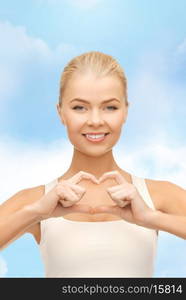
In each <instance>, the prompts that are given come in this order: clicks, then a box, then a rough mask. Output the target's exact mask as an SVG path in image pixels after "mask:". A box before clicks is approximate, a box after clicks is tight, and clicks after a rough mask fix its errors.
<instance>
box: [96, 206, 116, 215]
mask: <svg viewBox="0 0 186 300" xmlns="http://www.w3.org/2000/svg"><path fill="white" fill-rule="evenodd" d="M93 210H94V213H95V214H101V213H108V214H112V215H116V216H119V217H121V208H120V207H119V206H117V205H107V206H103V205H101V206H96V207H94V208H93Z"/></svg>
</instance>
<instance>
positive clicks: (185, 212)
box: [149, 181, 186, 239]
mask: <svg viewBox="0 0 186 300" xmlns="http://www.w3.org/2000/svg"><path fill="white" fill-rule="evenodd" d="M151 183H152V181H151ZM151 188H152V189H153V194H154V195H155V198H156V200H157V201H156V204H157V207H156V209H157V210H156V211H154V212H153V213H152V217H151V219H150V220H149V222H150V223H151V226H152V228H154V229H157V230H162V231H166V232H169V233H171V234H174V235H176V236H178V237H181V238H183V239H186V190H185V189H183V188H182V187H180V186H178V185H176V184H174V183H171V182H169V181H158V182H157V181H154V183H153V185H151ZM154 191H156V194H155V192H154Z"/></svg>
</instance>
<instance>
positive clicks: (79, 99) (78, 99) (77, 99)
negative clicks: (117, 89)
mask: <svg viewBox="0 0 186 300" xmlns="http://www.w3.org/2000/svg"><path fill="white" fill-rule="evenodd" d="M114 100H115V101H118V102H120V100H118V99H116V98H111V99H108V100H104V101H102V103H107V102H110V101H114ZM73 101H81V102H85V103H89V101H87V100H84V99H81V98H74V99H72V100H71V101H70V103H71V102H73Z"/></svg>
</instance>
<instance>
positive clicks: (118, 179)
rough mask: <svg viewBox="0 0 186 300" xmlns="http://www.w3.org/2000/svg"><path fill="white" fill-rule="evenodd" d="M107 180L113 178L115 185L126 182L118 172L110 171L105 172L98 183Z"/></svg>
mask: <svg viewBox="0 0 186 300" xmlns="http://www.w3.org/2000/svg"><path fill="white" fill-rule="evenodd" d="M107 178H114V179H115V180H116V182H117V183H119V184H122V183H125V182H127V181H126V180H125V178H124V177H123V176H122V175H121V174H120V173H119V172H118V171H111V172H106V173H104V174H103V175H102V176H101V177H100V178H99V183H100V182H102V181H104V180H105V179H107Z"/></svg>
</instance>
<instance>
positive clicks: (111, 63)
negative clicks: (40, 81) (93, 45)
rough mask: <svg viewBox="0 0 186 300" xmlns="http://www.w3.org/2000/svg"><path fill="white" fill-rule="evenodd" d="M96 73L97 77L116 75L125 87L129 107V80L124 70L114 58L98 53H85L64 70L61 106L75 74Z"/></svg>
mask: <svg viewBox="0 0 186 300" xmlns="http://www.w3.org/2000/svg"><path fill="white" fill-rule="evenodd" d="M89 72H91V73H94V74H95V75H96V76H97V77H104V76H110V75H115V76H117V77H118V78H119V79H120V80H121V82H122V85H123V90H124V99H125V103H126V105H127V106H128V95H127V79H126V76H125V73H124V70H123V68H122V67H121V66H120V65H119V63H118V62H117V61H116V59H114V58H113V57H112V56H110V55H108V54H104V53H102V52H98V51H91V52H87V53H83V54H81V55H79V56H76V57H74V58H73V59H72V60H71V61H70V62H69V63H68V64H67V65H66V66H65V68H64V70H63V72H62V74H61V78H60V92H59V105H60V106H61V105H62V98H63V94H64V90H65V88H66V85H67V83H68V81H69V80H70V78H71V77H72V76H73V75H74V74H86V73H89Z"/></svg>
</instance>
